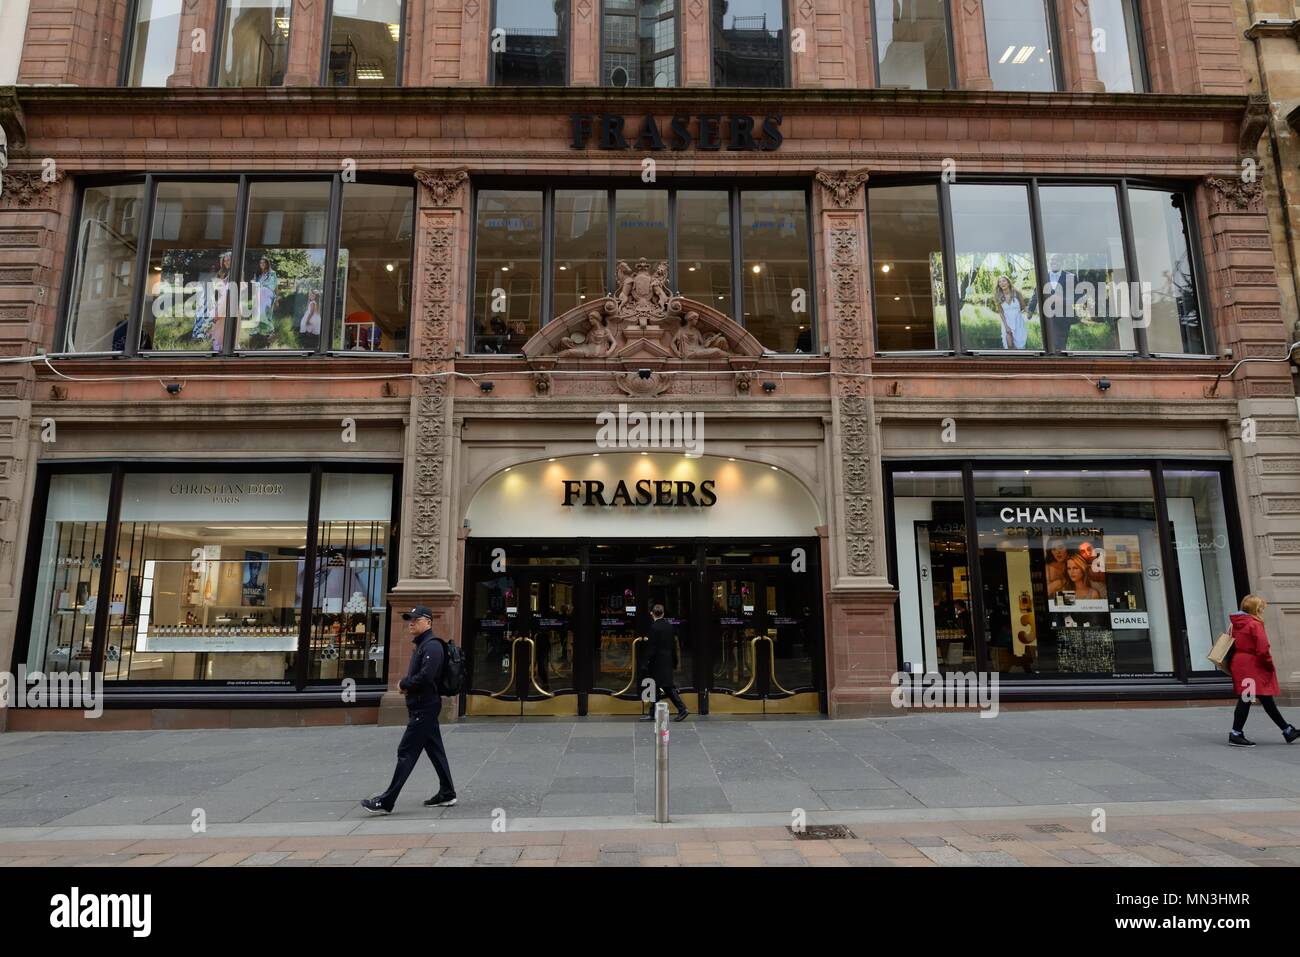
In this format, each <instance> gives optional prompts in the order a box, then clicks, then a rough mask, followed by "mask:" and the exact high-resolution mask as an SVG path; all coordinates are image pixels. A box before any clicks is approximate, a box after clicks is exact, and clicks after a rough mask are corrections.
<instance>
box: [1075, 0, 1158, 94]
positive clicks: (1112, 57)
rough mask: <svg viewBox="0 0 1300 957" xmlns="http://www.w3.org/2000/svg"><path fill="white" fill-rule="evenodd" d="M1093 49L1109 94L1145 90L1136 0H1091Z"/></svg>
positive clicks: (1140, 28)
mask: <svg viewBox="0 0 1300 957" xmlns="http://www.w3.org/2000/svg"><path fill="white" fill-rule="evenodd" d="M1088 10H1089V13H1090V15H1091V17H1092V49H1093V51H1094V55H1095V56H1096V58H1097V79H1098V80H1100V81H1101V83H1102V85H1103V86H1104V87H1105V89H1106V92H1107V93H1142V92H1145V91H1146V77H1145V72H1144V70H1143V61H1142V27H1141V24H1140V20H1139V17H1138V11H1137V4H1136V3H1135V2H1134V0H1092V2H1091V3H1090V4H1089V5H1088Z"/></svg>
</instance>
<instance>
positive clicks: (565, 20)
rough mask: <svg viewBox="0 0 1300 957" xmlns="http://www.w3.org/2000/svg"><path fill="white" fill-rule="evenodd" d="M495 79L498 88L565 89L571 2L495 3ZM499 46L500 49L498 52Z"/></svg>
mask: <svg viewBox="0 0 1300 957" xmlns="http://www.w3.org/2000/svg"><path fill="white" fill-rule="evenodd" d="M495 7H496V18H495V21H494V23H493V28H494V29H493V34H494V35H493V37H491V38H489V40H488V43H490V44H494V45H493V46H490V47H489V49H490V50H492V51H493V53H492V56H493V78H494V80H495V82H496V85H497V86H564V85H565V83H566V82H567V74H568V52H569V4H568V0H549V2H548V0H495ZM497 45H499V46H500V49H498V47H497Z"/></svg>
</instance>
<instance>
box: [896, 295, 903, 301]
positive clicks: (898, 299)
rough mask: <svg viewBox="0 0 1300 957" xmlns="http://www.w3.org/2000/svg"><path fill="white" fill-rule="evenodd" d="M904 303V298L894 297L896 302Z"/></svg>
mask: <svg viewBox="0 0 1300 957" xmlns="http://www.w3.org/2000/svg"><path fill="white" fill-rule="evenodd" d="M902 301H903V297H902V296H895V297H894V302H902Z"/></svg>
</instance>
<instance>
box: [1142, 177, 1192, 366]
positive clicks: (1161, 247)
mask: <svg viewBox="0 0 1300 957" xmlns="http://www.w3.org/2000/svg"><path fill="white" fill-rule="evenodd" d="M1128 199H1129V210H1130V213H1131V216H1132V220H1133V248H1134V249H1135V250H1136V253H1137V260H1138V277H1139V279H1140V281H1141V283H1142V294H1143V296H1144V297H1145V296H1147V295H1148V292H1149V297H1150V301H1149V309H1150V312H1151V315H1150V318H1149V320H1148V323H1149V325H1148V326H1147V346H1148V348H1149V349H1150V351H1151V352H1154V353H1164V354H1173V355H1182V354H1189V355H1205V354H1206V353H1208V352H1209V343H1208V342H1207V340H1206V334H1205V329H1204V327H1203V326H1202V322H1201V312H1200V307H1199V306H1198V305H1197V301H1198V300H1197V293H1196V273H1195V270H1194V269H1193V264H1192V244H1191V239H1190V237H1189V235H1188V225H1187V208H1186V202H1185V201H1184V199H1183V196H1182V194H1181V193H1173V192H1169V191H1167V190H1160V189H1130V190H1129V191H1128Z"/></svg>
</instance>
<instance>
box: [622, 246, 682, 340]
mask: <svg viewBox="0 0 1300 957" xmlns="http://www.w3.org/2000/svg"><path fill="white" fill-rule="evenodd" d="M672 298H673V295H672V292H671V291H670V290H669V289H668V264H667V263H664V262H661V263H659V264H658V265H656V266H654V267H651V265H650V263H649V262H648V261H647V260H646V259H638V260H637V262H636V265H635V266H629V265H628V264H627V263H626V262H620V263H619V264H618V292H617V293H616V295H615V299H616V300H617V302H618V313H619V316H620V317H621V318H623V319H624V320H630V321H633V322H635V323H636V324H637V325H639V326H641V327H642V328H645V327H647V326H649V325H650V324H651V322H652V320H655V319H659V318H662V317H663V315H664V314H665V313H667V312H668V308H669V303H670V302H671V301H672Z"/></svg>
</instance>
